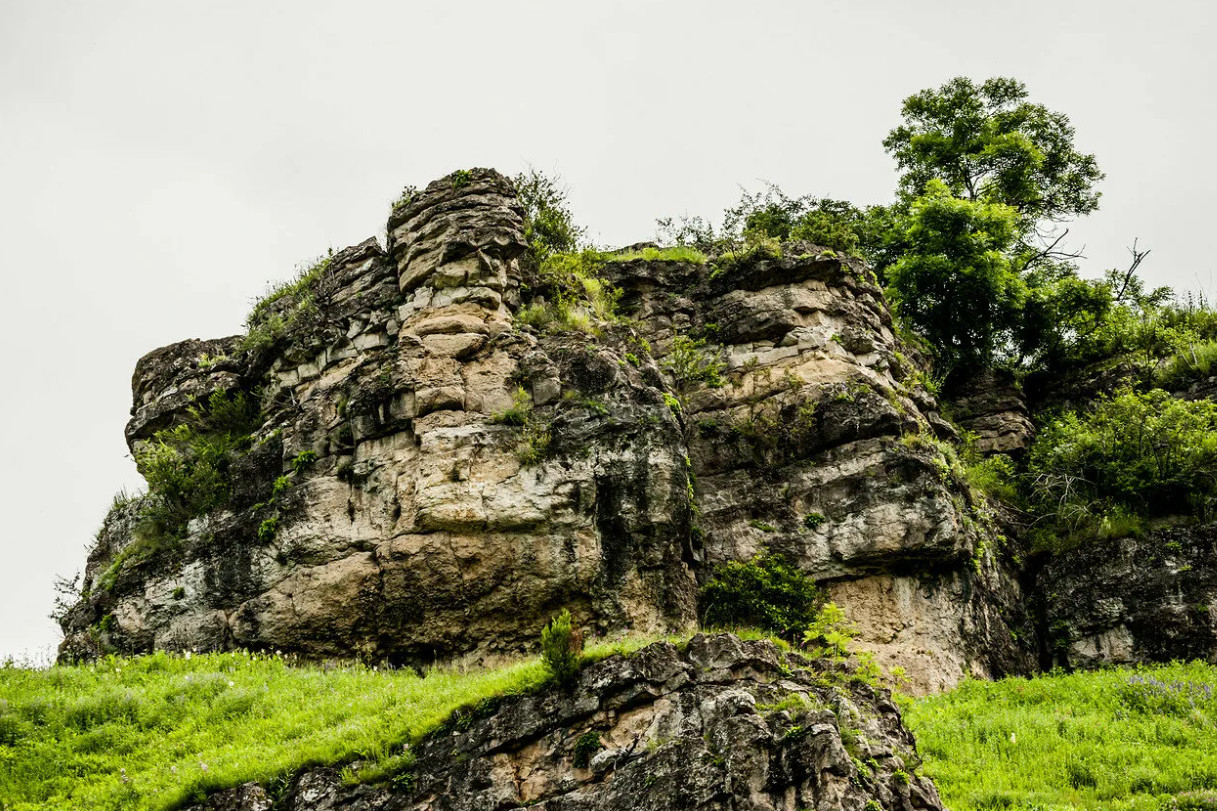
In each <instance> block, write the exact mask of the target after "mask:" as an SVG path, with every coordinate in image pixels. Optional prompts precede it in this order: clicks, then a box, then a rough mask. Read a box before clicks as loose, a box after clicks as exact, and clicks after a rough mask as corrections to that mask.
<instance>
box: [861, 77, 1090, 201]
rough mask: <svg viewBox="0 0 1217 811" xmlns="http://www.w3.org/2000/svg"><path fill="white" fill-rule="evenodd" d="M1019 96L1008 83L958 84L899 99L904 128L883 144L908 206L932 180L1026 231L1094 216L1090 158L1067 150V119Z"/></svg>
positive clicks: (1021, 91) (1018, 88)
mask: <svg viewBox="0 0 1217 811" xmlns="http://www.w3.org/2000/svg"><path fill="white" fill-rule="evenodd" d="M1027 95H1028V94H1027V88H1026V87H1025V86H1024V85H1023V83H1022V82H1019V81H1016V80H1014V79H1009V78H1004V77H997V78H993V79H988V80H986V81H985V82H983V83H981V84H979V85H978V84H976V83H975V82H973V81H972V80H971V79H967V78H964V77H958V78H955V79H952V80H951V81H949V82H947V83H946V84H944V85H943V86H942V87H940V88H938V89H936V90H935V89H930V90H922V91H921V92H919V93H915V94H914V95H912V96H909V97H908V98H907V99H905V100H904V106H903V107H902V108H901V115H902V116H903V118H904V123H903V124H901V125H900V126H899V127H896V129H894V130H892V131H891V132H890V133H889V134H888V136H887V138H885V139H884V141H883V147H884V148H885V149H886V150H887V151H888V152H889V153H891V155H892V157H894V158H895V159H896V163H897V165H898V166H899V167H900V170H901V176H900V194H901V196H902V197H904V198H905V199H908V200H912V199H915V198H916V197H918V196H920V195H921V194H923V193H924V190H925V188H926V186H927V185H928V184H929V183H930V181H932V180H940V181H942V182H943V183H945V184H946V186H947V188H948V189H949V190H950V192H951V194H953V195H955V196H956V197H961V198H965V199H968V200H978V201H987V202H998V203H1003V204H1006V205H1010V206H1013V207H1014V208H1015V209H1017V210H1018V212H1019V214H1020V216H1021V217H1022V218H1023V219H1024V220H1026V221H1027V222H1028V224H1030V223H1034V222H1037V221H1041V220H1044V221H1060V220H1061V219H1064V218H1066V217H1070V216H1078V215H1082V214H1089V213H1090V212H1092V211H1094V210H1095V209H1097V208H1098V205H1099V193H1098V192H1097V191H1095V190H1094V185H1095V183H1097V182H1098V181H1099V180H1102V179H1103V173H1102V172H1100V171H1099V167H1098V163H1097V162H1096V160H1095V157H1094V155H1085V154H1082V153H1080V152H1078V151H1077V149H1076V148H1075V147H1074V144H1073V140H1074V130H1073V127H1072V126H1071V125H1070V123H1069V117H1068V116H1066V115H1065V114H1063V113H1059V112H1054V111H1052V110H1049V109H1047V108H1046V107H1044V106H1043V105H1041V104H1032V103H1031V102H1029V101H1027Z"/></svg>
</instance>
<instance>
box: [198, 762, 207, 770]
mask: <svg viewBox="0 0 1217 811" xmlns="http://www.w3.org/2000/svg"><path fill="white" fill-rule="evenodd" d="M199 768H200V769H202V770H203V771H207V764H206V763H204V762H203V761H201V760H200V761H199Z"/></svg>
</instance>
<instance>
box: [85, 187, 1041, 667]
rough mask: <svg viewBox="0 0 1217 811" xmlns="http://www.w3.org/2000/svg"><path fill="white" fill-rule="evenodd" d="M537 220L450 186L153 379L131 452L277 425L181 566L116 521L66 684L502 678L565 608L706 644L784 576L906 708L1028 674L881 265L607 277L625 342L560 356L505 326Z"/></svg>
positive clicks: (793, 247) (584, 345)
mask: <svg viewBox="0 0 1217 811" xmlns="http://www.w3.org/2000/svg"><path fill="white" fill-rule="evenodd" d="M521 218H522V209H521V207H520V206H519V204H518V203H517V201H516V199H515V196H514V190H513V188H512V186H511V184H510V182H508V181H507V180H506V179H504V178H503V177H502V176H500V175H498V174H497V173H495V172H493V171H490V170H474V171H473V172H471V173H468V174H465V173H460V174H457V175H452V176H449V177H448V178H444V179H441V180H439V181H436V182H434V183H432V184H431V185H430V186H428V187H427V189H426V190H424V191H423V192H422V193H420V194H418V195H416V196H415V197H414V198H413V199H411V200H410V201H409V202H408V203H406V204H405V205H403V206H401V207H399V208H398V209H396V210H395V212H394V214H393V215H392V217H391V218H390V220H389V233H388V245H387V249H386V250H382V249H381V247H380V246H379V244H378V243H377V242H376V241H375V240H368V241H366V242H364V243H362V244H360V245H357V246H354V247H352V248H348V249H346V250H344V251H341V252H339V253H337V254H335V255H334V256H332V257H331V258H330V260H329V262H328V264H326V265H325V266H324V268H323V272H321V273H320V276H319V277H318V278H317V279H316V280H315V281H314V282H313V284H312V286H311V287H310V289H309V291H308V293H307V298H304V297H303V294H293V295H287V296H284V297H282V298H279V299H275V300H274V301H272V302H270V303H269V304H268V305H267V306H266V308H265V311H264V314H263V317H264V319H266V320H267V321H268V322H274V323H276V324H282V325H286V326H284V327H283V328H282V330H281V334H275V335H272V336H271V338H269V339H267V340H266V341H263V342H261V343H255V344H252V345H250V344H249V343H248V342H242V341H240V340H239V339H236V338H230V339H222V340H219V341H186V342H183V343H180V344H175V345H173V346H170V347H166V348H163V349H160V350H156V351H155V352H153V353H151V354H149V355H148V356H147V357H145V358H144V359H142V360H141V361H140V362H139V364H138V365H137V369H136V374H135V377H134V379H133V394H134V406H133V409H132V419H131V422H130V423H129V425H128V427H127V437H128V440H129V442H130V443H131V446H132V448H133V450H135V449H138V448H139V447H141V443H145V442H148V441H149V440H151V439H152V438H153V437H154V435H155V433H156V432H157V431H158V430H161V429H163V428H166V427H170V426H173V425H176V424H179V423H180V422H182V421H183V420H184V419H186V418H187V415H188V409H189V408H190V407H191V406H192V405H194V404H196V403H198V402H200V401H201V400H204V399H205V398H207V397H208V396H210V395H211V393H212V392H215V391H219V390H225V391H233V390H240V391H245V392H250V393H251V394H256V395H257V396H258V397H259V405H260V413H261V417H262V425H261V426H260V427H259V428H258V429H257V430H256V432H255V434H254V444H253V447H252V448H251V449H250V450H249V451H248V452H247V453H245V454H244V455H243V456H242V457H241V459H240V460H239V462H238V463H236V464H235V465H234V468H233V470H232V492H231V499H230V501H229V503H228V505H227V507H226V508H225V509H222V510H216V511H213V512H212V513H211V514H208V515H206V516H203V517H201V518H197V519H195V520H194V521H192V522H191V523H190V525H189V527H188V531H187V532H186V537H184V538H182V539H180V540H177V541H176V542H174V543H172V544H170V545H168V546H167V547H165V548H159V549H156V550H155V551H154V552H149V551H148V550H147V549H146V548H143V547H141V546H140V545H138V541H137V537H138V535H139V532H138V531H137V528H136V526H135V525H136V523H137V522H136V520H135V512H137V511H138V505H134V506H130V507H127V508H124V509H120V510H116V511H115V512H114V513H112V514H111V516H110V517H109V518H108V519H107V522H106V525H105V526H104V527H103V530H102V532H101V534H100V536H99V539H100V541H99V543H98V545H97V547H96V548H95V549H94V550H93V552H92V554H91V555H90V558H89V564H88V569H87V571H86V577H85V581H86V595H87V597H86V599H85V601H83V602H82V603H81V604H80V605H79V606H77V607H76V608H75V609H74V610H73V611H72V612H71V613H70V615H69V616H68V618H67V620H66V621H65V630H66V632H67V638H66V640H65V644H64V648H63V655H64V657H65V658H71V657H73V656H82V655H89V654H90V653H92V652H95V651H96V650H97V649H98V648H99V646H102V645H105V646H109V647H112V648H116V649H118V650H121V651H126V652H137V651H145V650H150V649H153V648H169V649H183V648H201V649H223V648H231V647H245V648H254V649H265V648H275V649H280V650H284V651H293V652H296V653H300V654H302V655H305V656H312V657H326V656H351V655H358V656H363V657H367V658H372V659H384V660H388V661H390V662H393V663H397V664H405V663H424V662H430V661H433V660H434V659H436V658H451V657H457V656H473V657H483V658H484V657H487V656H493V655H496V654H500V653H509V652H516V651H520V650H522V649H526V648H528V647H530V646H531V645H532V644H534V640H535V639H536V635H537V632H538V629H539V628H540V627H541V626H542V625H543V624H544V622H545V621H546V619H547V618H548V617H549V616H550V615H551V614H552V613H554V612H555V611H556V610H558V609H559V608H561V607H564V606H565V607H569V608H570V609H571V610H572V612H573V613H574V615H575V618H576V621H577V622H578V623H579V624H580V625H582V626H583V627H585V628H587V629H588V630H595V631H601V632H608V631H615V630H620V629H625V628H632V629H636V630H645V631H656V630H666V629H676V628H685V627H689V626H690V625H691V624H692V623H693V621H694V620H695V617H696V605H695V603H696V599H695V597H696V588H697V585H698V583H699V582H705V581H706V580H707V579H708V578H709V577H711V576H712V574H713V572H714V569H715V567H716V566H718V565H720V564H722V563H724V562H727V561H733V560H745V559H748V558H749V557H751V556H752V555H754V554H755V553H756V552H758V551H759V550H760V549H762V548H763V547H765V548H769V549H772V550H775V551H778V552H781V553H783V554H785V555H786V556H788V557H790V558H791V559H792V560H794V561H796V562H797V563H798V565H800V566H801V567H802V568H803V569H805V570H806V571H807V572H809V573H811V574H812V575H814V576H815V577H816V578H817V579H818V580H819V581H820V582H821V583H822V584H824V586H825V588H826V590H827V592H828V593H829V595H830V596H831V597H832V598H833V599H835V600H837V601H838V603H840V604H841V605H842V607H843V608H844V610H845V612H846V615H847V616H848V617H849V618H850V620H851V621H853V622H854V623H856V624H857V625H858V627H859V629H860V631H861V637H860V639H861V641H862V643H863V644H864V645H866V646H869V647H871V648H872V649H874V650H875V651H876V652H877V653H878V654H879V658H880V663H881V664H883V665H886V666H891V665H900V666H902V667H904V668H905V669H906V670H907V671H908V673H909V675H910V677H911V679H912V682H913V685H914V687H915V689H922V690H927V689H937V688H940V687H948V686H951V685H953V684H954V683H955V682H957V681H958V680H959V679H960V678H961V677H963V676H964V675H976V676H996V675H1001V674H1005V673H1010V672H1023V671H1026V670H1027V669H1029V668H1030V667H1031V665H1032V659H1031V657H1030V655H1029V654H1028V652H1026V651H1024V650H1023V649H1022V648H1020V647H1019V645H1017V644H1015V641H1014V640H1015V638H1016V636H1017V633H1011V630H1012V629H1014V628H1018V627H1021V625H1022V624H1024V623H1025V621H1026V620H1025V617H1024V616H1023V613H1022V609H1021V605H1022V601H1021V595H1020V594H1019V591H1018V585H1017V581H1016V580H1015V579H1014V578H1013V577H1011V576H1009V572H1008V570H1007V567H1008V564H1007V562H1006V560H1005V557H1004V554H1003V551H1002V545H1001V544H1000V543H998V542H997V541H996V537H995V536H996V533H995V530H994V529H993V528H992V525H991V522H990V521H989V520H988V519H987V517H986V516H985V514H984V512H983V509H982V505H980V504H977V503H974V502H973V501H972V500H971V496H970V495H969V491H968V488H967V487H966V486H965V485H964V483H963V482H961V481H959V480H958V478H957V476H956V475H955V474H953V473H952V472H951V470H950V466H949V465H948V464H947V462H946V460H945V459H944V457H943V452H942V448H941V447H940V446H939V445H938V444H937V439H942V438H947V439H949V438H951V437H952V436H953V434H954V430H953V429H952V428H951V426H950V425H949V424H948V423H947V422H946V421H945V420H943V419H942V418H941V417H940V416H939V414H938V412H937V409H938V406H937V403H936V401H935V398H934V397H933V396H932V395H931V394H930V393H929V392H928V391H927V390H926V389H925V387H924V386H923V385H922V384H921V380H922V373H921V371H920V370H921V369H922V368H923V367H924V364H923V363H922V362H921V361H920V360H919V359H918V358H916V357H915V356H913V355H912V353H911V351H910V350H909V349H908V348H907V347H906V346H904V345H903V344H902V343H901V341H900V340H899V339H898V338H897V337H896V335H895V334H894V332H893V325H892V320H891V315H890V313H889V311H888V308H887V305H886V303H885V301H884V300H883V296H882V293H881V291H880V289H879V287H878V286H877V285H876V283H875V281H874V279H873V276H871V275H870V272H869V271H868V270H867V269H866V267H865V266H864V265H862V264H860V263H858V262H856V261H854V260H849V259H845V258H841V257H838V256H836V255H835V254H833V253H832V252H828V251H824V250H823V249H821V248H817V247H816V246H813V245H807V244H789V245H786V246H784V249H783V256H784V257H785V258H781V259H774V258H766V257H763V256H755V257H751V258H745V259H742V260H741V261H739V262H737V263H735V265H734V266H732V267H730V268H727V269H718V270H715V269H714V268H712V267H710V266H706V265H700V264H695V263H681V262H670V261H647V260H633V261H620V262H609V263H608V264H607V265H606V268H605V270H604V275H605V277H606V280H607V281H608V282H609V283H611V284H613V285H614V286H617V287H619V288H620V289H621V290H622V298H621V308H622V310H623V314H624V315H625V316H626V317H627V319H628V320H627V321H626V322H625V324H618V325H611V326H607V327H606V328H605V329H604V330H603V332H602V333H601V334H600V335H598V336H595V337H591V336H588V335H586V334H582V333H557V334H554V333H542V332H538V331H537V330H535V329H533V328H531V327H528V326H525V325H523V324H520V323H518V322H517V321H516V320H515V318H514V315H515V312H516V310H517V309H518V308H519V307H520V303H521V297H522V292H523V290H524V288H523V285H524V284H526V283H528V282H529V279H528V278H527V274H528V273H529V269H528V268H527V267H524V266H522V264H521V256H522V252H523V251H524V250H525V244H524V240H523V230H522V219H521ZM680 336H684V337H685V338H689V337H692V338H694V339H700V340H703V341H704V344H703V345H702V346H700V347H692V348H690V347H689V346H688V345H684V344H681V343H679V342H678V340H677V339H678V337H680ZM682 347H683V348H682ZM682 353H683V354H682ZM681 357H683V358H684V359H685V360H686V361H688V360H689V359H690V358H692V359H693V361H694V366H695V367H696V368H694V369H693V372H694V373H693V374H690V373H689V371H690V370H689V369H687V368H683V369H682V367H681V365H680V363H679V362H678V361H679V360H680V358H681ZM686 366H687V363H686ZM708 368H709V369H713V370H714V371H715V372H716V373H717V374H708V373H706V370H707V369H708ZM716 378H721V383H722V385H716V384H717V383H718V382H719V380H717V379H716ZM517 391H523V392H524V393H525V394H526V395H527V397H526V401H527V402H526V403H525V404H524V405H525V406H526V408H523V409H522V408H521V407H519V404H518V403H516V399H517V397H518V395H517ZM674 398H676V399H674ZM513 408H514V409H515V410H514V411H513ZM314 455H315V459H313V457H314ZM302 459H306V460H307V459H313V461H311V462H308V463H307V464H299V460H302ZM277 482H278V484H276V483H277ZM284 483H286V485H287V486H286V487H284V486H283V485H284Z"/></svg>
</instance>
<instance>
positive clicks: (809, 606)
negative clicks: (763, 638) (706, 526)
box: [700, 551, 822, 641]
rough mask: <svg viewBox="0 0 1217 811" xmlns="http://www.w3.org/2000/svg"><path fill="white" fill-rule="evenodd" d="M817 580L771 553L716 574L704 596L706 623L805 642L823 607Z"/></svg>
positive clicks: (702, 602)
mask: <svg viewBox="0 0 1217 811" xmlns="http://www.w3.org/2000/svg"><path fill="white" fill-rule="evenodd" d="M821 600H822V598H821V595H820V590H819V589H818V588H816V584H815V582H814V581H813V580H812V579H811V578H810V577H808V576H807V575H805V574H803V572H801V571H799V570H798V569H797V568H795V567H794V565H793V564H792V563H790V562H789V561H787V560H785V559H783V558H782V557H780V556H778V555H776V554H773V553H771V552H768V551H764V552H761V553H760V554H758V555H756V556H755V557H753V558H752V559H751V560H749V561H747V562H740V561H732V562H730V563H726V564H724V565H722V566H720V567H718V569H717V570H716V571H715V573H714V579H712V580H711V581H710V582H708V583H706V585H704V586H702V588H701V593H700V602H701V614H702V624H703V625H706V626H709V627H735V626H748V627H754V628H760V629H762V630H766V631H771V632H773V633H774V634H777V635H778V636H780V637H782V638H783V639H786V640H788V641H795V640H798V639H800V638H802V636H803V634H804V633H806V631H807V630H808V629H809V628H811V627H812V624H813V623H814V622H815V620H816V616H817V614H818V611H819V607H820V603H821Z"/></svg>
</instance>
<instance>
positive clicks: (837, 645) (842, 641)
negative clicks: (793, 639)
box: [803, 603, 857, 660]
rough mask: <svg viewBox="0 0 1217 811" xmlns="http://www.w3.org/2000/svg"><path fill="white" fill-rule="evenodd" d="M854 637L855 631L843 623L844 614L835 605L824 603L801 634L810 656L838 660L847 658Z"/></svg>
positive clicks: (846, 623)
mask: <svg viewBox="0 0 1217 811" xmlns="http://www.w3.org/2000/svg"><path fill="white" fill-rule="evenodd" d="M855 636H857V631H856V630H854V627H853V626H852V625H850V624H849V623H848V622H846V621H845V612H843V611H842V610H841V609H840V608H839V607H838V606H837V604H836V603H824V605H822V606H821V607H820V610H819V611H818V612H816V617H815V620H813V621H812V623H811V625H810V626H808V628H807V630H806V631H804V632H803V645H804V647H806V648H807V650H808V652H809V653H810V654H811V655H812V656H816V657H822V658H827V659H835V660H839V659H844V658H845V657H846V656H849V643H850V641H851V640H852V639H853V638H854V637H855Z"/></svg>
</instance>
